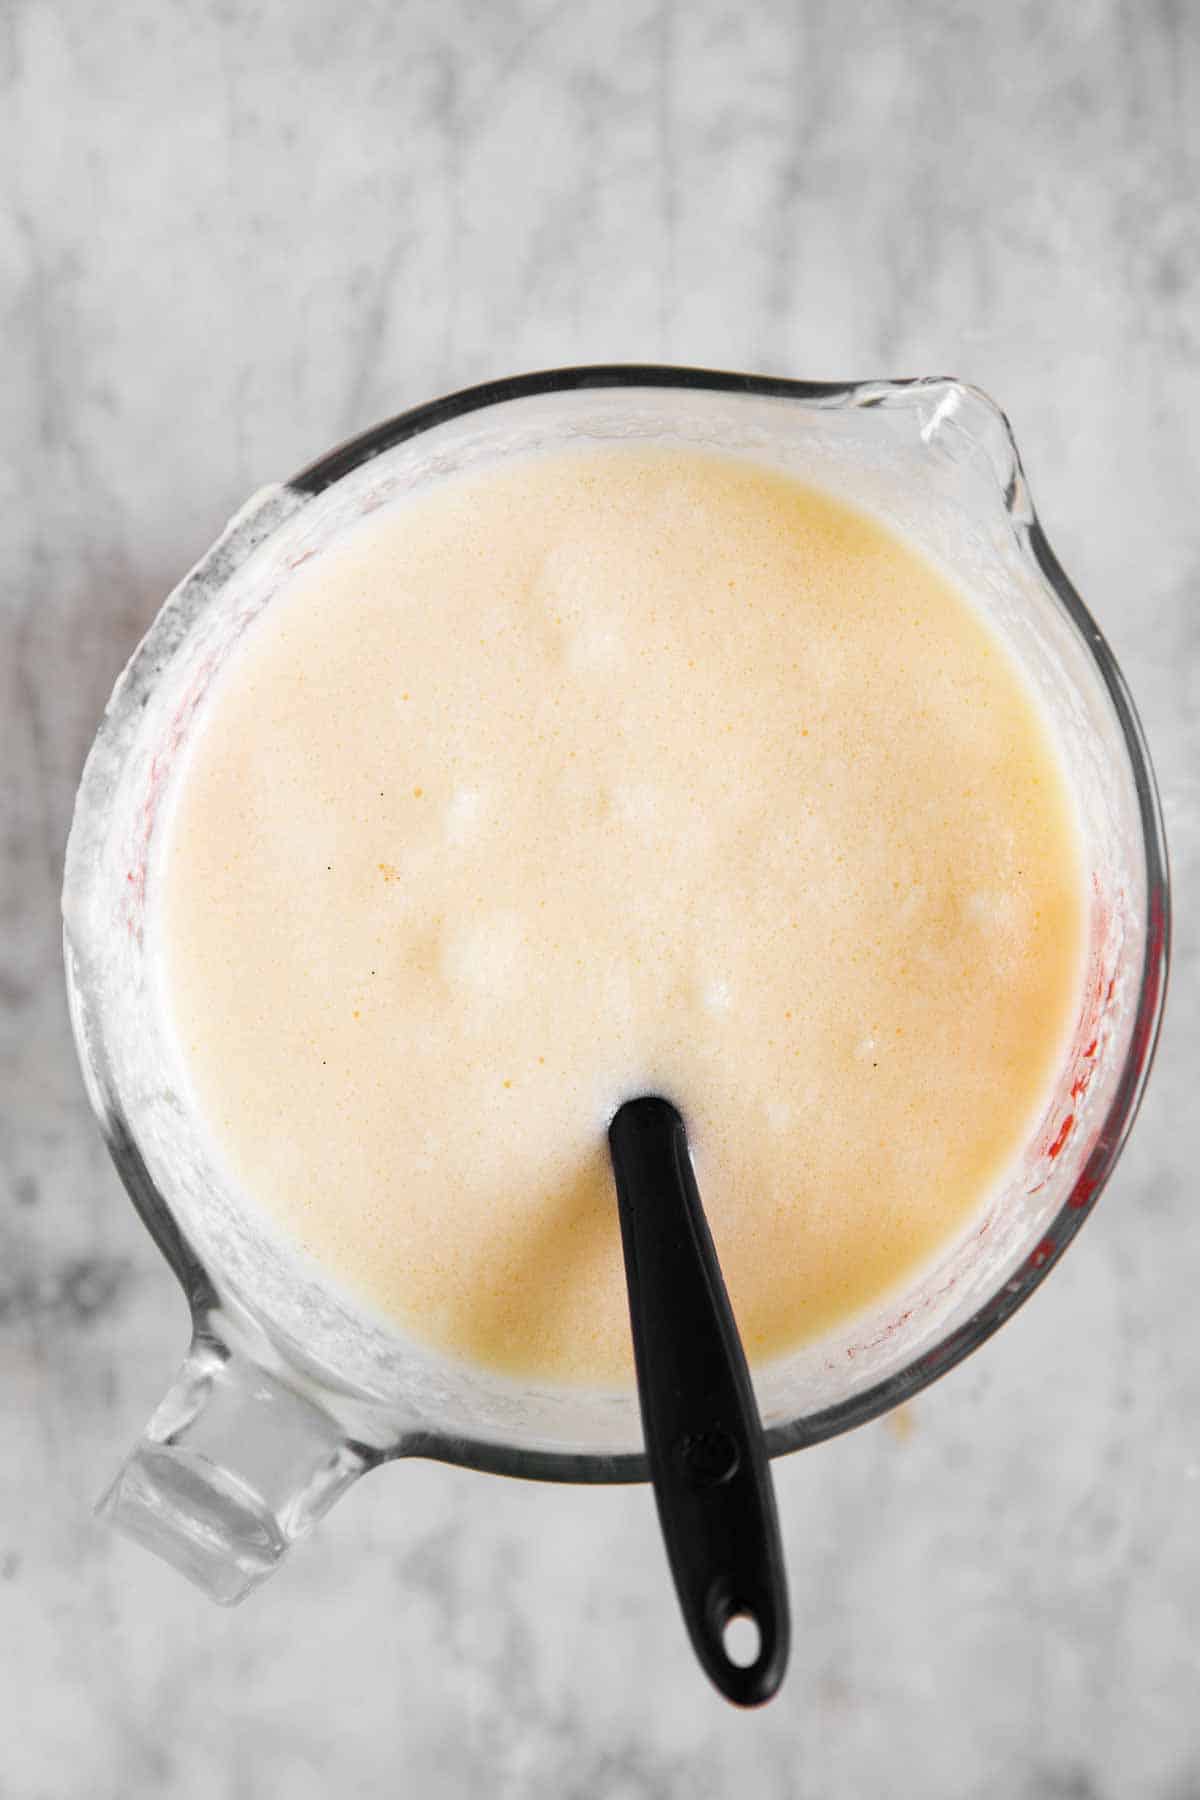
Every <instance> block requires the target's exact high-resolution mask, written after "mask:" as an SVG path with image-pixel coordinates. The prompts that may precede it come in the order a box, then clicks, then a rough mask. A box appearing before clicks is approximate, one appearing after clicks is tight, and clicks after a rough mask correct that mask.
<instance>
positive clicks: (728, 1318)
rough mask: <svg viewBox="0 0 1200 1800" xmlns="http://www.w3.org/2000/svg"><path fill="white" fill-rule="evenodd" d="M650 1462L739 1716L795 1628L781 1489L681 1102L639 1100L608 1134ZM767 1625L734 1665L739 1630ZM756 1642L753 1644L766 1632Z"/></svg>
mask: <svg viewBox="0 0 1200 1800" xmlns="http://www.w3.org/2000/svg"><path fill="white" fill-rule="evenodd" d="M608 1141H609V1147H610V1149H611V1151H612V1163H613V1174H614V1175H615V1177H616V1184H617V1201H618V1205H619V1209H620V1215H621V1241H622V1243H623V1245H624V1249H625V1278H626V1281H627V1283H628V1287H629V1316H630V1320H631V1323H632V1326H633V1350H634V1360H635V1363H636V1366H637V1381H638V1398H639V1400H640V1402H641V1409H642V1430H643V1433H644V1435H645V1439H646V1460H647V1461H648V1463H649V1465H650V1479H651V1480H652V1482H653V1483H654V1494H655V1498H656V1500H657V1501H658V1516H659V1521H660V1523H661V1525H662V1534H663V1538H664V1541H665V1543H666V1547H667V1556H668V1558H669V1560H670V1564H671V1573H672V1574H673V1576H674V1577H675V1587H676V1590H677V1592H678V1594H679V1604H680V1606H681V1607H682V1609H683V1617H684V1621H685V1623H686V1624H687V1628H688V1632H689V1634H690V1636H691V1640H692V1644H693V1646H694V1648H695V1651H696V1655H697V1656H698V1657H699V1659H700V1662H701V1664H702V1665H703V1667H704V1669H705V1672H706V1673H707V1674H708V1675H709V1677H710V1678H711V1679H712V1681H713V1682H715V1684H716V1686H717V1687H718V1688H719V1689H720V1690H721V1692H722V1693H723V1694H724V1695H725V1697H726V1698H727V1699H729V1700H732V1701H734V1702H735V1703H736V1704H737V1705H738V1706H758V1705H760V1704H761V1703H762V1702H763V1701H764V1700H769V1699H770V1698H771V1696H772V1694H774V1693H775V1692H776V1690H777V1689H778V1687H779V1684H780V1682H781V1681H782V1680H783V1672H784V1669H785V1668H786V1666H787V1656H788V1643H789V1637H790V1627H789V1620H788V1601H787V1579H786V1576H785V1574H784V1567H783V1551H782V1548H781V1546H780V1542H779V1521H778V1517H777V1515H776V1511H775V1490H774V1488H773V1486H772V1484H771V1470H770V1464H769V1463H768V1461H767V1454H766V1448H765V1446H764V1443H763V1432H762V1423H761V1421H760V1419H759V1416H758V1407H757V1406H756V1404H755V1400H754V1390H753V1389H752V1387H751V1385H750V1374H749V1370H748V1369H747V1367H746V1356H745V1352H744V1351H743V1349H742V1341H741V1339H740V1337H739V1336H738V1330H737V1326H736V1324H735V1323H734V1317H733V1312H732V1310H731V1308H730V1305H729V1296H728V1295H727V1294H726V1292H725V1283H724V1281H723V1280H722V1277H721V1267H720V1264H719V1263H718V1261H717V1254H716V1251H715V1250H714V1248H713V1241H712V1237H711V1235H710V1233H709V1229H708V1223H707V1220H706V1219H705V1217H704V1208H703V1207H702V1206H701V1204H700V1195H699V1193H698V1191H697V1188H696V1178H695V1175H694V1174H693V1172H692V1160H691V1157H690V1156H689V1154H688V1146H687V1133H686V1132H685V1130H684V1125H683V1120H682V1119H681V1118H680V1116H679V1113H678V1112H677V1111H676V1110H675V1108H674V1107H673V1106H672V1105H671V1103H670V1101H669V1100H663V1099H660V1098H658V1097H657V1096H654V1095H648V1096H645V1097H644V1098H642V1099H639V1100H627V1101H626V1102H625V1104H624V1106H622V1107H621V1108H620V1110H619V1111H618V1113H617V1115H616V1117H615V1118H614V1120H613V1122H612V1124H611V1125H610V1127H609V1132H608ZM736 1619H749V1620H750V1621H751V1625H752V1627H755V1628H757V1637H758V1645H757V1653H756V1654H754V1655H753V1658H752V1660H745V1659H739V1660H734V1655H731V1653H730V1652H731V1648H732V1649H733V1651H734V1654H735V1655H736V1649H737V1645H736V1641H735V1640H736V1632H737V1628H736V1627H735V1628H734V1630H733V1631H730V1632H729V1633H728V1639H727V1628H728V1627H729V1626H730V1622H731V1621H733V1620H736ZM748 1635H749V1636H750V1637H751V1638H753V1636H754V1630H753V1629H751V1630H749V1632H748Z"/></svg>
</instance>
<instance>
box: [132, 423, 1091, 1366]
mask: <svg viewBox="0 0 1200 1800" xmlns="http://www.w3.org/2000/svg"><path fill="white" fill-rule="evenodd" d="M170 834H171V835H170V837H169V840H168V843H167V855H166V857H165V860H164V864H163V874H162V879H161V883H160V896H159V910H158V929H159V932H160V937H161V944H162V950H163V954H164V962H163V970H164V978H165V982H166V991H167V994H168V998H169V1004H170V1006H171V1008H172V1011H173V1015H174V1018H175V1021H176V1024H177V1028H178V1033H179V1039H180V1043H181V1045H182V1048H183V1052H184V1056H185V1059H186V1061H187V1063H188V1065H189V1066H190V1070H191V1075H192V1079H193V1081H194V1084H195V1090H196V1095H197V1097H198V1101H199V1104H200V1107H201V1109H202V1111H203V1113H204V1114H205V1115H206V1117H207V1119H208V1121H209V1123H210V1125H211V1129H212V1132H213V1134H214V1136H215V1138H216V1139H217V1140H218V1142H219V1143H220V1145H221V1146H222V1148H223V1151H224V1153H225V1156H226V1158H227V1160H228V1162H229V1164H230V1165H231V1167H232V1169H233V1170H234V1172H235V1173H236V1175H237V1177H238V1178H239V1179H240V1181H241V1182H242V1183H243V1184H244V1187H245V1189H246V1191H247V1193H248V1194H249V1195H250V1196H252V1197H253V1199H254V1200H256V1201H257V1202H259V1203H260V1204H261V1205H262V1206H263V1207H264V1208H266V1209H267V1211H268V1212H269V1213H271V1214H273V1215H274V1217H275V1218H276V1219H277V1220H278V1221H279V1222H280V1223H281V1224H282V1225H283V1226H284V1227H285V1228H286V1229H287V1230H288V1231H289V1232H291V1233H292V1234H294V1235H295V1237H296V1238H298V1239H299V1240H300V1241H301V1242H302V1243H303V1244H304V1245H306V1246H307V1248H308V1249H309V1250H310V1251H311V1252H312V1253H313V1254H314V1255H315V1256H316V1257H318V1258H319V1259H320V1260H321V1261H322V1262H323V1263H324V1264H325V1265H326V1266H327V1267H328V1268H329V1269H330V1270H331V1271H332V1272H333V1273H334V1274H335V1275H336V1276H338V1277H340V1278H341V1279H342V1281H343V1282H344V1283H345V1284H347V1285H348V1286H349V1287H350V1288H352V1289H354V1290H357V1291H358V1292H359V1293H360V1294H361V1295H363V1296H364V1297H365V1298H367V1299H368V1300H369V1301H371V1302H373V1303H374V1304H375V1305H376V1306H377V1307H378V1308H380V1309H382V1310H384V1311H385V1312H387V1313H389V1314H391V1315H392V1316H394V1317H395V1318H396V1319H397V1320H399V1321H400V1322H401V1323H402V1325H404V1326H405V1327H406V1328H408V1329H409V1330H411V1332H412V1333H414V1334H416V1335H418V1336H419V1337H421V1338H422V1339H425V1340H429V1341H431V1342H433V1343H434V1344H436V1345H438V1346H441V1347H442V1348H444V1349H446V1350H449V1351H452V1352H457V1353H460V1354H462V1355H465V1356H467V1357H469V1358H473V1359H476V1360H479V1361H483V1362H486V1363H489V1364H492V1365H498V1366H500V1367H502V1368H505V1369H509V1370H512V1371H514V1372H517V1373H535V1374H537V1375H539V1376H544V1377H551V1378H554V1377H562V1378H566V1379H571V1380H579V1379H582V1380H589V1381H598V1382H604V1383H609V1382H614V1381H616V1382H624V1381H626V1380H628V1379H630V1378H631V1368H632V1363H631V1355H630V1348H629V1327H628V1316H627V1308H626V1300H625V1292H624V1280H623V1270H622V1262H621V1249H620V1236H619V1231H618V1224H617V1215H616V1203H615V1197H614V1193H613V1188H612V1181H611V1176H610V1172H609V1166H608V1159H607V1146H606V1139H605V1131H606V1126H607V1123H608V1120H609V1118H610V1116H611V1114H612V1112H613V1111H614V1110H615V1108H616V1106H617V1105H618V1104H619V1102H620V1101H621V1100H622V1099H623V1098H625V1097H628V1096H630V1095H633V1094H636V1093H640V1092H662V1093H665V1094H667V1095H669V1096H670V1097H671V1098H672V1099H673V1100H674V1101H675V1102H676V1104H677V1105H678V1106H679V1107H680V1109H681V1110H682V1112H683V1114H684V1116H685V1118H686V1120H687V1123H688V1127H689V1132H690V1136H691V1141H692V1145H693V1152H694V1157H695V1162H696V1168H697V1175H698V1179H699V1184H700V1190H701V1193H702V1195H703V1198H704V1203H705V1207H706V1209H707V1212H708V1216H709V1219H710V1221H711V1224H712V1229H713V1235H714V1238H715V1240H716V1244H717V1249H718V1251H719V1254H720V1257H721V1262H722V1265H723V1267H724V1270H725V1275H726V1279H727V1281H728V1285H729V1289H730V1294H731V1297H732V1300H733V1304H734V1308H735V1311H736V1313H737V1317H738V1321H739V1323H740V1325H741V1328H742V1332H743V1335H744V1337H745V1339H746V1343H747V1347H748V1350H749V1352H750V1354H751V1355H752V1356H753V1357H755V1358H762V1357H765V1356H769V1355H771V1354H774V1353H776V1352H779V1351H783V1350H785V1349H787V1348H789V1347H790V1346H792V1345H794V1344H796V1343H797V1342H799V1341H800V1340H801V1339H804V1338H806V1337H810V1336H812V1335H814V1334H817V1333H820V1332H821V1331H823V1330H825V1329H826V1328H828V1327H829V1326H831V1325H832V1324H833V1323H834V1322H835V1321H838V1320H841V1319H843V1318H844V1317H845V1316H846V1315H847V1314H849V1313H851V1312H852V1311H854V1310H855V1309H857V1308H860V1307H862V1306H864V1305H865V1304H866V1303H867V1302H869V1301H871V1300H873V1299H875V1298H877V1297H878V1296H879V1295H880V1294H881V1292H883V1291H884V1290H885V1289H887V1288H888V1287H889V1286H890V1285H892V1284H894V1283H896V1282H897V1281H898V1280H899V1279H900V1278H901V1277H903V1276H904V1275H905V1274H906V1273H909V1272H911V1271H912V1270H913V1268H914V1266H915V1265H917V1264H919V1263H920V1262H921V1261H922V1260H923V1259H926V1258H928V1257H929V1255H930V1254H931V1253H932V1252H933V1251H934V1250H935V1249H936V1248H937V1246H938V1245H939V1243H941V1242H943V1241H944V1240H946V1239H947V1237H948V1236H951V1235H953V1234H954V1233H955V1232H956V1231H958V1230H959V1229H960V1228H962V1227H963V1226H964V1224H965V1223H966V1222H967V1221H968V1219H969V1218H970V1216H971V1214H972V1212H973V1211H974V1209H976V1208H977V1207H978V1206H979V1205H980V1203H981V1201H982V1198H983V1196H984V1194H985V1192H986V1190H987V1189H988V1187H989V1185H990V1184H991V1183H992V1182H993V1181H994V1180H995V1179H996V1177H997V1176H998V1175H999V1173H1000V1172H1001V1171H1002V1169H1003V1167H1004V1165H1005V1163H1006V1161H1007V1160H1008V1159H1009V1158H1010V1157H1012V1156H1013V1154H1014V1153H1015V1152H1016V1151H1017V1150H1018V1149H1019V1148H1020V1147H1021V1145H1022V1143H1023V1140H1024V1136H1025V1133H1026V1132H1027V1130H1028V1129H1029V1126H1030V1122H1031V1118H1032V1117H1033V1115H1034V1114H1035V1113H1036V1112H1037V1110H1038V1108H1039V1106H1040V1104H1041V1103H1042V1102H1043V1100H1044V1098H1045V1093H1046V1088H1047V1083H1048V1081H1049V1080H1050V1079H1051V1077H1052V1075H1053V1072H1054V1065H1055V1061H1056V1058H1057V1055H1058V1053H1059V1051H1060V1049H1061V1046H1062V1043H1063V1040H1064V1036H1065V1034H1066V1033H1067V1031H1068V1029H1069V1025H1070V1021H1071V1017H1072V1013H1073V1006H1074V1000H1075V996H1076V990H1077V984H1078V980H1079V968H1080V944H1081V931H1082V922H1083V912H1084V902H1083V885H1082V879H1081V869H1080V861H1079V850H1078V843H1077V836H1076V828H1075V824H1074V820H1073V814H1072V810H1071V806H1070V802H1069V798H1068V795H1067V792H1066V788H1065V785H1064V780H1063V777H1062V774H1061V772H1060V769H1059V767H1058V764H1057V761H1056V756H1055V753H1054V752H1053V750H1052V748H1051V745H1050V743H1049V741H1048V738H1047V735H1046V733H1045V730H1044V728H1043V725H1042V723H1041V720H1040V717H1039V716H1038V714H1037V713H1036V711H1035V709H1034V706H1033V705H1032V703H1031V701H1030V699H1029V697H1028V694H1027V691H1026V688H1025V686H1024V684H1023V681H1022V679H1021V678H1020V676H1019V675H1018V673H1017V671H1016V670H1015V668H1014V666H1013V664H1012V662H1011V661H1010V659H1009V656H1008V654H1007V653H1006V651H1005V650H1004V649H1003V648H1002V646H1001V645H1000V643H999V642H998V641H997V640H996V638H994V637H993V636H992V635H991V633H990V631H989V630H988V629H987V628H986V627H985V625H984V624H983V623H982V622H981V620H980V618H979V616H978V615H977V614H976V613H975V612H974V611H973V610H972V609H971V607H970V606H969V605H968V604H967V602H966V601H965V600H964V599H963V598H962V597H961V596H960V595H959V594H958V593H957V592H956V591H955V590H954V589H953V588H952V587H951V586H950V585H949V584H948V583H947V582H946V580H945V579H944V578H942V577H941V576H940V575H939V574H938V573H936V572H935V571H934V570H933V569H932V568H931V566H930V565H929V564H928V563H927V562H926V561H925V560H923V558H922V557H921V556H920V555H919V554H917V553H916V552H915V551H914V550H913V549H911V548H909V547H907V546H906V545H905V544H903V543H902V542H900V541H899V540H897V539H896V538H895V537H893V536H891V535H889V534H888V533H887V532H886V531H885V530H884V529H883V528H882V527H881V526H880V525H878V524H877V523H875V522H873V521H872V520H870V519H868V518H867V517H865V516H863V515H860V514H858V513H856V512H854V511H852V510H850V509H849V508H847V507H846V506H844V505H842V504H840V503H838V502H836V501H834V500H832V499H831V498H829V497H828V496H826V495H822V494H819V493H816V492H814V491H812V490H810V489H807V488H804V487H801V486H799V485H798V484H796V483H794V482H792V481H791V480H789V479H787V478H785V477H783V476H780V475H778V474H775V473H772V472H770V471H767V470H765V469H762V468H760V467H758V466H757V465H754V464H749V463H746V462H741V461H735V460H733V459H732V458H723V457H717V456H710V455H705V454H700V453H691V452H686V453H685V452H680V451H667V450H655V449H646V448H635V447H613V448H610V449H592V450H582V449H581V450H578V451H570V452H564V453H559V454H557V455H554V456H548V457H544V458H539V459H530V460H527V461H525V462H523V463H520V464H514V465H509V466H508V467H506V468H504V469H502V470H500V471H492V472H486V471H485V472H483V473H476V474H472V475H470V476H460V477H456V478H454V479H452V480H449V481H447V482H445V483H444V484H443V485H442V486H440V487H439V488H437V489H436V490H435V491H433V492H432V493H430V494H428V495H427V496H425V497H422V498H419V499H417V500H415V501H412V500H410V501H407V502H404V503H401V504H397V505H394V506H392V507H391V508H389V509H385V510H383V511H381V512H379V513H377V514H375V515H373V516H372V517H371V518H369V519H368V520H367V521H365V522H364V523H363V524H361V525H360V526H358V527H356V528H355V530H354V531H353V532H352V533H351V534H350V535H348V536H347V537H346V538H345V539H344V540H342V541H341V542H340V543H339V544H338V545H336V546H335V547H334V548H332V549H330V550H329V551H327V552H326V553H324V554H323V555H322V556H321V557H320V558H319V559H317V560H315V561H313V562H312V563H310V564H308V565H306V566H305V567H303V568H302V569H301V570H300V571H299V572H298V573H297V574H296V576H295V578H294V579H293V580H292V582H291V584H290V586H289V587H288V588H287V589H286V590H285V592H284V593H283V594H282V595H281V596H280V597H279V598H278V599H276V600H275V601H274V602H273V603H272V604H271V605H270V606H269V607H268V609H267V611H266V612H265V614H264V615H263V617H262V618H261V619H260V621H259V622H258V623H257V624H256V625H255V626H254V627H253V629H252V630H251V631H250V632H249V633H248V634H247V637H246V639H245V640H244V643H243V646H242V647H241V648H240V649H239V650H238V651H237V653H236V654H235V656H234V658H233V660H232V665H231V666H230V667H229V669H228V670H227V672H226V674H225V675H224V676H223V678H222V680H221V682H220V684H219V686H218V689H217V692H216V693H215V695H214V697H213V699H212V701H211V703H210V705H209V708H208V712H207V716H206V718H205V720H204V722H203V727H202V729H201V730H200V731H199V733H198V734H197V740H196V742H195V745H194V748H193V750H192V752H191V755H190V760H189V763H188V765H187V767H186V769H185V771H184V777H183V784H182V788H181V791H180V794H179V799H178V804H177V807H176V810H175V813H174V815H173V820H172V823H171V826H170Z"/></svg>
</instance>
